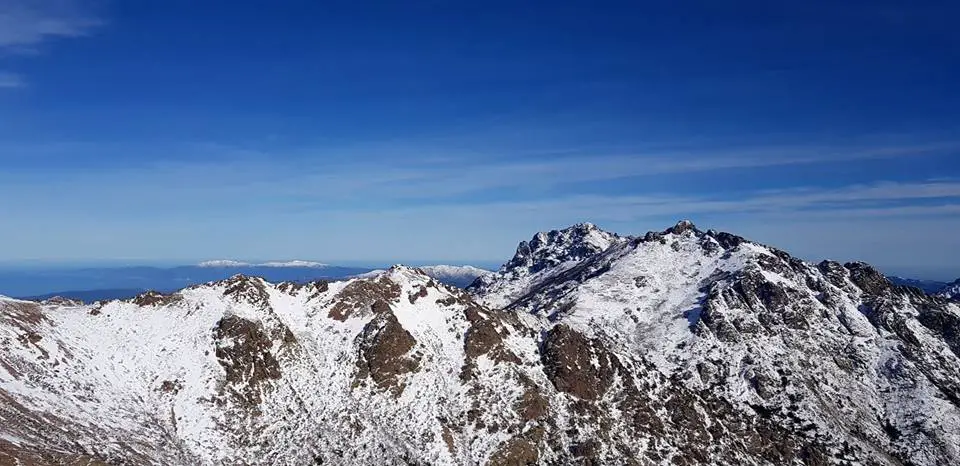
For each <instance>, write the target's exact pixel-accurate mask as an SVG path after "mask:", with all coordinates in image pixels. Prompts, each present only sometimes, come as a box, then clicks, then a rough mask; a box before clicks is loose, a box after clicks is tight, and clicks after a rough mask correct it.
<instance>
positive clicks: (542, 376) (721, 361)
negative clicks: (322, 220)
mask: <svg viewBox="0 0 960 466" xmlns="http://www.w3.org/2000/svg"><path fill="white" fill-rule="evenodd" d="M478 282H479V283H475V284H474V286H472V287H471V289H470V291H469V292H465V291H463V290H460V289H457V288H453V287H448V286H446V285H442V284H440V283H438V282H437V280H435V279H433V278H430V277H428V276H427V275H425V274H423V273H422V271H419V270H416V269H409V268H404V267H394V268H391V269H390V270H389V271H386V272H384V273H383V274H381V275H377V276H375V277H371V278H365V279H354V280H349V281H345V282H331V283H326V282H317V283H311V284H306V285H293V284H289V283H281V284H276V285H275V284H271V283H267V282H264V281H263V280H260V279H256V278H250V277H242V276H238V277H234V278H232V279H230V280H224V281H221V282H216V283H211V284H208V285H202V286H197V287H192V288H189V289H185V290H182V291H181V292H178V293H175V294H172V295H159V294H145V295H143V297H142V298H138V299H134V300H129V301H113V302H107V303H99V304H96V305H91V306H84V305H80V304H79V303H75V302H69V301H50V302H46V303H42V304H38V303H31V302H25V301H17V300H10V299H0V346H2V350H3V351H0V462H4V461H7V459H10V462H13V459H18V460H20V461H21V462H22V463H23V464H49V463H56V462H71V461H72V462H84V463H89V464H97V463H98V462H100V463H107V464H113V463H123V464H223V463H228V464H307V463H322V464H374V463H387V464H396V463H408V464H410V463H413V464H502V465H507V464H704V465H707V464H711V465H712V464H750V465H753V464H756V465H772V464H843V463H851V464H856V463H860V464H890V465H902V464H918V465H937V464H960V353H958V351H960V307H958V305H957V304H955V303H952V302H950V301H948V300H946V299H943V298H937V297H931V296H927V295H926V294H924V293H922V292H918V291H917V290H916V289H914V288H911V287H904V286H896V285H893V284H892V283H890V282H889V281H888V280H887V279H886V278H885V277H883V275H881V274H879V273H878V272H877V271H876V270H874V269H873V268H871V267H870V266H868V265H866V264H862V263H849V264H840V263H836V262H823V263H820V264H808V263H805V262H803V261H800V260H798V259H796V258H793V257H791V256H790V255H789V254H787V253H786V252H783V251H780V250H777V249H775V248H771V247H767V246H763V245H760V244H756V243H753V242H750V241H748V240H746V239H743V238H740V237H738V236H735V235H731V234H728V233H720V232H714V231H706V232H704V231H701V230H699V229H697V228H696V227H695V226H694V225H693V224H692V223H689V222H681V223H679V224H678V225H676V226H674V227H672V228H670V229H667V230H665V231H662V232H652V233H649V234H647V235H644V236H642V237H636V238H622V237H619V236H616V235H613V234H609V233H605V232H602V231H600V230H599V229H596V227H593V226H592V225H586V224H584V225H577V226H574V227H572V228H570V229H567V230H558V231H555V232H550V233H543V234H538V235H537V236H535V237H534V239H533V240H531V241H529V242H526V243H523V244H521V246H520V247H519V248H518V251H517V255H516V256H515V257H514V258H513V259H512V260H511V261H510V262H508V263H507V264H505V265H504V267H503V268H501V270H500V271H499V272H498V273H497V274H496V275H494V276H488V277H485V278H483V279H481V280H478ZM105 413H109V415H105ZM103 439H109V440H103Z"/></svg>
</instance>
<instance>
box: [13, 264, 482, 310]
mask: <svg viewBox="0 0 960 466" xmlns="http://www.w3.org/2000/svg"><path fill="white" fill-rule="evenodd" d="M422 270H423V271H424V272H425V273H427V274H428V275H431V276H433V277H434V278H436V279H438V280H440V281H441V282H443V283H447V284H451V285H454V286H460V287H464V286H467V285H469V284H470V283H471V282H472V281H473V280H474V279H476V278H477V277H478V276H480V275H483V274H485V273H489V272H488V271H486V270H483V269H480V268H477V267H473V266H468V265H463V266H456V265H431V266H425V267H422ZM377 272H378V271H376V270H372V269H370V268H364V267H343V266H337V265H328V264H322V263H319V262H312V261H303V260H294V261H282V262H281V261H274V262H264V263H249V262H243V261H236V260H213V261H205V262H201V263H199V264H197V265H188V266H177V267H97V268H82V269H63V268H59V269H32V270H31V269H26V270H22V269H21V270H5V271H4V270H0V292H3V293H5V294H7V295H12V296H17V297H22V298H23V299H26V300H34V301H42V300H44V299H49V298H53V297H63V298H68V299H72V300H77V301H83V302H93V301H100V300H104V299H123V298H132V297H134V296H136V295H138V294H140V293H142V292H144V291H147V290H156V291H160V292H173V291H176V290H179V289H181V288H184V287H187V286H190V285H196V284H201V283H206V282H211V281H217V280H223V279H226V278H229V277H231V276H233V275H237V274H242V275H248V276H257V277H262V278H264V279H266V280H268V281H274V282H276V281H291V282H308V281H313V280H338V279H344V278H348V277H354V276H360V275H364V274H370V273H374V274H375V273H377Z"/></svg>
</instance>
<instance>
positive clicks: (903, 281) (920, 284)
mask: <svg viewBox="0 0 960 466" xmlns="http://www.w3.org/2000/svg"><path fill="white" fill-rule="evenodd" d="M887 278H888V279H889V280H890V281H891V282H893V283H894V284H896V285H906V286H913V287H916V288H920V289H921V290H923V291H924V292H925V293H927V294H934V293H937V292H939V291H940V290H942V289H944V288H945V287H946V286H947V285H948V283H947V282H940V281H936V280H917V279H913V278H903V277H887Z"/></svg>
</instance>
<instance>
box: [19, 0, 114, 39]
mask: <svg viewBox="0 0 960 466" xmlns="http://www.w3.org/2000/svg"><path fill="white" fill-rule="evenodd" d="M89 4H90V2H83V1H80V0H0V50H6V51H24V50H35V49H36V47H37V46H39V45H40V44H41V43H43V42H45V41H47V40H49V39H54V38H65V37H77V36H82V35H85V34H87V33H89V32H90V30H92V29H93V28H95V27H97V26H98V25H100V24H101V21H100V20H99V19H97V18H96V17H94V16H93V15H92V13H90V12H89V11H87V10H86V6H87V5H89Z"/></svg>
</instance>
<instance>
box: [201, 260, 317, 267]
mask: <svg viewBox="0 0 960 466" xmlns="http://www.w3.org/2000/svg"><path fill="white" fill-rule="evenodd" d="M329 266H330V265H329V264H324V263H322V262H313V261H303V260H292V261H271V262H263V263H260V264H251V263H249V262H243V261H235V260H229V259H227V260H224V259H220V260H211V261H205V262H201V263H199V264H197V267H224V268H227V267H293V268H320V267H329Z"/></svg>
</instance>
